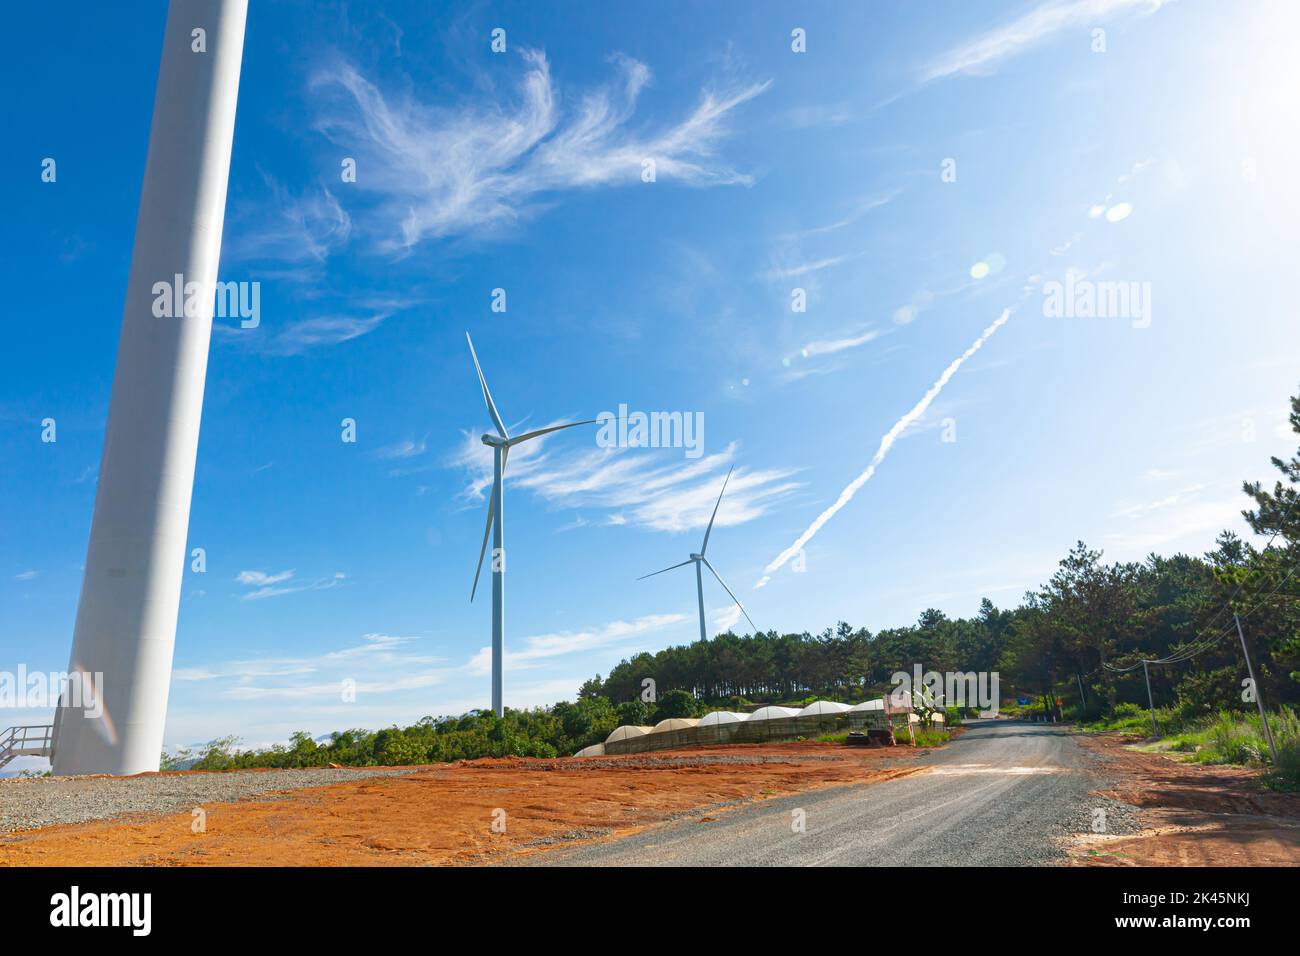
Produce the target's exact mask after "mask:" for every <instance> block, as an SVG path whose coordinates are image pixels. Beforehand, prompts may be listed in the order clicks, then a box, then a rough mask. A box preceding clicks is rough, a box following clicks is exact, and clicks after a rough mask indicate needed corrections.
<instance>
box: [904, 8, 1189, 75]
mask: <svg viewBox="0 0 1300 956" xmlns="http://www.w3.org/2000/svg"><path fill="white" fill-rule="evenodd" d="M1168 2H1170V0H1048V2H1046V3H1042V4H1039V5H1038V6H1037V7H1034V8H1033V9H1032V10H1030V11H1029V12H1028V13H1025V14H1023V15H1021V16H1019V17H1017V18H1016V19H1015V20H1012V21H1010V22H1009V23H1004V24H1003V25H1001V26H998V27H994V28H993V29H992V30H989V31H987V32H985V33H981V34H980V35H979V36H977V37H974V38H973V39H970V40H967V41H965V42H963V43H961V44H958V45H957V46H955V47H953V48H952V49H949V50H947V51H945V52H944V53H943V54H941V55H940V56H938V57H936V58H935V59H933V60H931V61H930V62H929V63H927V64H926V65H925V67H924V68H923V70H922V76H921V79H922V81H923V82H927V83H928V82H932V81H934V80H939V79H943V78H945V77H949V76H954V75H957V74H962V73H965V74H977V75H982V74H988V73H992V72H993V71H994V70H995V69H996V68H997V66H998V64H999V63H1001V62H1002V61H1003V60H1006V59H1008V58H1009V57H1012V56H1015V55H1016V54H1018V53H1022V52H1023V51H1025V50H1027V49H1029V48H1030V47H1032V46H1034V45H1036V44H1037V43H1039V42H1041V41H1043V40H1046V39H1047V38H1048V37H1050V36H1053V35H1054V34H1057V33H1060V32H1061V31H1062V30H1066V29H1069V28H1074V27H1078V28H1083V27H1094V26H1098V25H1100V24H1101V22H1102V21H1103V20H1105V19H1107V18H1109V17H1114V16H1120V15H1123V14H1126V13H1133V12H1136V13H1155V12H1156V11H1157V10H1159V9H1160V8H1161V7H1163V6H1164V5H1165V4H1166V3H1168Z"/></svg>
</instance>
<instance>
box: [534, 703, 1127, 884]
mask: <svg viewBox="0 0 1300 956" xmlns="http://www.w3.org/2000/svg"><path fill="white" fill-rule="evenodd" d="M968 727H969V729H968V730H967V731H966V732H965V733H964V734H962V735H961V736H960V737H958V738H956V739H955V740H954V741H953V742H952V743H950V744H948V745H947V746H945V747H943V748H940V749H938V750H935V751H932V752H931V753H930V754H929V755H927V756H925V757H923V758H921V762H922V765H923V767H924V769H922V770H921V771H919V772H918V773H916V774H913V775H911V776H908V777H902V778H900V779H897V780H891V781H886V782H884V783H877V784H870V785H867V786H861V785H855V786H849V787H834V788H831V789H827V790H820V791H814V792H810V793H805V794H798V795H795V796H793V797H782V798H779V799H773V800H764V801H762V802H760V803H757V804H751V805H749V806H746V807H744V808H742V809H738V810H732V811H728V812H725V813H719V814H718V815H717V816H716V817H711V816H710V815H709V814H707V813H704V814H693V815H692V817H691V818H690V819H689V820H682V821H678V822H675V823H670V824H666V825H664V826H661V827H656V828H653V829H650V830H646V831H642V832H641V833H638V834H635V835H633V836H631V837H625V838H623V839H621V840H616V841H613V842H610V843H603V844H592V845H588V846H583V847H575V848H572V849H565V850H556V851H554V852H546V853H542V854H536V855H533V856H529V857H525V858H523V859H522V860H521V861H520V862H521V863H525V864H527V865H534V866H536V865H542V866H557V865H558V866H663V865H666V866H903V865H914V866H915V865H929V866H987V865H995V866H1025V865H1039V864H1050V863H1052V862H1054V861H1056V860H1058V859H1059V858H1060V857H1061V856H1062V853H1061V851H1060V850H1059V849H1058V848H1057V847H1056V846H1055V844H1054V838H1056V837H1061V836H1065V835H1067V834H1068V833H1077V832H1080V831H1086V830H1088V829H1089V828H1090V827H1091V823H1092V820H1093V816H1094V812H1095V810H1097V809H1103V810H1105V814H1106V826H1107V829H1108V830H1109V832H1112V833H1124V832H1133V831H1134V830H1135V829H1136V826H1137V825H1136V821H1135V818H1134V815H1133V812H1132V808H1131V807H1129V806H1128V805H1126V804H1121V803H1116V802H1114V801H1108V800H1102V799H1099V798H1097V797H1089V796H1088V791H1089V790H1091V789H1094V788H1095V787H1097V786H1098V777H1097V774H1098V772H1099V769H1100V765H1099V763H1098V762H1097V761H1096V760H1095V759H1094V758H1093V757H1092V755H1091V754H1089V753H1088V752H1087V751H1085V750H1084V749H1083V748H1082V747H1081V746H1079V744H1078V743H1077V742H1076V741H1075V740H1073V739H1072V738H1071V737H1070V734H1069V732H1068V731H1066V730H1063V729H1060V728H1057V727H1054V726H1052V725H1043V724H1031V723H1021V722H1018V721H997V720H989V721H976V722H973V723H971V724H969V725H968ZM800 812H801V813H802V817H803V822H804V832H802V833H801V832H796V831H795V829H794V823H795V821H796V820H797V819H798V817H799V816H800Z"/></svg>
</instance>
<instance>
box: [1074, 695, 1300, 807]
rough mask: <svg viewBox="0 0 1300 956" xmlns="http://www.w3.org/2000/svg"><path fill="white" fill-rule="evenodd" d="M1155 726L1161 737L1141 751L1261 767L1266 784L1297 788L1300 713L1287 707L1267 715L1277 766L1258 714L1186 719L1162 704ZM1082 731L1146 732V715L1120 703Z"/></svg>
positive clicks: (1226, 713) (1273, 787) (1148, 716)
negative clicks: (1105, 715) (1112, 712)
mask: <svg viewBox="0 0 1300 956" xmlns="http://www.w3.org/2000/svg"><path fill="white" fill-rule="evenodd" d="M1156 726H1157V727H1159V729H1160V732H1161V734H1162V735H1163V736H1162V737H1161V739H1160V740H1157V741H1153V742H1151V743H1149V744H1146V745H1145V746H1143V747H1142V748H1141V749H1143V750H1147V751H1155V752H1164V753H1176V754H1181V755H1182V756H1183V759H1185V760H1188V761H1190V762H1192V763H1200V764H1230V765H1233V766H1241V767H1259V768H1261V769H1263V770H1264V771H1265V772H1264V776H1263V784H1264V786H1265V787H1268V788H1269V789H1271V790H1292V791H1294V790H1300V716H1297V714H1296V712H1295V711H1294V710H1293V709H1292V708H1290V707H1281V708H1279V709H1278V710H1275V711H1272V712H1271V713H1270V714H1269V726H1270V727H1271V728H1272V730H1273V740H1274V743H1275V744H1276V745H1277V763H1276V765H1275V764H1274V763H1273V755H1272V754H1271V753H1270V752H1269V748H1268V740H1267V738H1266V737H1265V736H1264V724H1263V721H1262V720H1261V719H1260V716H1259V714H1258V713H1254V712H1250V711H1229V710H1221V711H1219V712H1218V713H1217V714H1211V715H1209V716H1201V717H1186V716H1184V715H1183V714H1181V713H1180V712H1179V711H1177V710H1176V709H1174V708H1170V707H1165V708H1160V709H1158V710H1157V711H1156ZM1084 729H1085V730H1088V731H1093V732H1096V731H1115V730H1117V731H1124V732H1128V733H1139V734H1142V735H1144V736H1149V735H1150V733H1151V714H1150V712H1149V711H1146V710H1143V709H1142V708H1140V707H1138V706H1137V705H1135V704H1121V705H1120V706H1119V707H1117V708H1115V713H1114V714H1112V715H1111V716H1110V717H1108V718H1105V719H1103V720H1099V721H1095V722H1094V723H1091V724H1087V725H1086V726H1085V727H1084Z"/></svg>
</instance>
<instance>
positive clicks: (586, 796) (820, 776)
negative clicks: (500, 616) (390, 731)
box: [0, 741, 921, 866]
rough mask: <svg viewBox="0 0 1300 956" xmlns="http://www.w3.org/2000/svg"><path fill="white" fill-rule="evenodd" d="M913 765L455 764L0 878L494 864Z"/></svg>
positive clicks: (123, 823)
mask: <svg viewBox="0 0 1300 956" xmlns="http://www.w3.org/2000/svg"><path fill="white" fill-rule="evenodd" d="M920 752H921V751H913V750H911V749H910V748H905V747H897V748H882V749H861V750H860V749H857V748H853V749H850V748H845V747H843V746H841V745H835V744H823V743H818V742H814V741H807V742H800V743H790V744H769V745H733V746H729V747H717V748H702V749H698V750H683V751H666V752H660V753H656V754H654V755H639V756H621V757H590V758H584V759H581V760H578V759H572V758H569V759H561V760H530V759H519V758H507V759H499V760H477V761H462V762H460V763H454V764H440V765H436V766H432V767H417V768H411V772H410V773H409V775H406V774H404V775H401V776H394V777H372V778H368V779H364V780H356V781H349V782H346V783H339V784H333V785H330V786H324V787H317V788H310V789H302V790H295V791H290V792H286V793H282V794H272V795H267V796H265V797H259V798H256V799H251V800H245V801H241V802H238V803H217V804H211V805H205V806H204V807H203V811H204V814H205V821H204V822H205V824H206V831H205V832H198V833H196V832H193V827H192V823H193V821H194V815H193V814H192V812H184V813H175V814H166V815H152V816H145V817H135V818H124V819H123V818H119V819H116V820H104V821H95V822H92V823H82V824H73V825H65V826H54V827H47V828H44V829H39V830H26V831H19V832H15V833H11V834H9V835H7V836H5V837H2V838H0V866H39V865H75V866H141V865H143V866H213V865H217V866H221V865H237V866H259V865H276V866H335V865H347V866H367V865H381V866H401V865H431V864H432V865H436V864H473V863H490V862H500V861H501V860H502V859H503V858H504V857H505V856H507V855H509V854H513V853H536V852H541V851H543V850H544V849H545V848H546V847H548V846H555V845H559V844H564V845H571V844H572V843H573V842H574V841H579V840H593V839H605V838H611V837H615V836H624V835H626V834H629V833H632V832H635V831H636V830H639V829H641V828H643V827H646V826H650V825H652V824H655V823H660V822H663V821H665V820H668V819H672V818H674V817H677V816H680V815H683V814H687V813H700V814H701V815H704V814H706V813H707V814H716V813H724V812H726V809H727V807H728V805H737V804H739V803H742V802H745V801H749V800H754V799H763V798H766V797H770V796H781V795H785V794H790V793H796V792H800V791H805V790H813V789H818V788H821V787H828V786H833V785H836V784H845V783H855V782H856V783H866V782H874V781H880V780H888V779H891V778H893V777H898V776H903V775H906V774H909V773H913V772H915V770H916V769H917V767H916V765H915V763H914V760H915V757H916V756H917V755H919V753H920ZM494 823H495V824H496V826H495V828H494ZM502 830H503V831H504V832H501V831H502Z"/></svg>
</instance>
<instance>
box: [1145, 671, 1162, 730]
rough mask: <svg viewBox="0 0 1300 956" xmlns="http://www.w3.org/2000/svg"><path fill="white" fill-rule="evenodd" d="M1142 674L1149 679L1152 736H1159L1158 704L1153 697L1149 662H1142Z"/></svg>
mask: <svg viewBox="0 0 1300 956" xmlns="http://www.w3.org/2000/svg"><path fill="white" fill-rule="evenodd" d="M1142 676H1143V677H1145V678H1146V679H1147V706H1148V707H1149V708H1151V736H1152V737H1159V736H1160V731H1159V730H1158V729H1156V705H1155V701H1153V700H1152V699H1151V672H1150V671H1149V670H1148V669H1147V662H1146V661H1143V662H1142Z"/></svg>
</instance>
